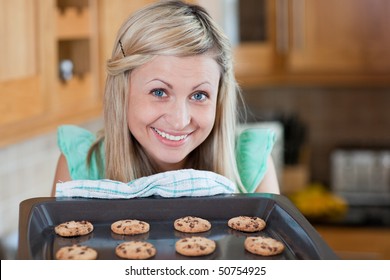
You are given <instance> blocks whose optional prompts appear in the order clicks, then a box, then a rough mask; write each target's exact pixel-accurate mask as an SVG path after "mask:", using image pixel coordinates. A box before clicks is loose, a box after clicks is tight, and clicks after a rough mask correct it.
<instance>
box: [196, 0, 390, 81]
mask: <svg viewBox="0 0 390 280" xmlns="http://www.w3.org/2000/svg"><path fill="white" fill-rule="evenodd" d="M221 1H222V3H227V1H224V0H220V1H219V2H221ZM201 2H202V3H204V2H206V3H208V2H207V1H201ZM259 3H260V1H254V2H253V5H254V6H253V9H259V7H258V5H260V4H259ZM261 3H263V4H262V6H261V7H260V8H261V9H265V10H266V20H265V21H264V22H263V24H265V29H266V37H265V39H264V40H262V41H252V42H239V43H238V44H237V45H236V46H235V61H236V65H235V70H236V76H237V80H238V81H239V83H240V84H241V86H242V87H244V88H246V87H257V86H264V85H338V86H339V85H345V86H359V85H370V86H377V85H378V86H383V85H385V86H388V85H390V32H388V26H390V2H389V1H387V0H343V1H339V0H264V1H261ZM210 7H212V6H211V4H210ZM221 7H224V6H223V4H221ZM206 8H208V7H207V6H206ZM221 9H222V8H221Z"/></svg>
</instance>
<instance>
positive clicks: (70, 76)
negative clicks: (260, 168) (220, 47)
mask: <svg viewBox="0 0 390 280" xmlns="http://www.w3.org/2000/svg"><path fill="white" fill-rule="evenodd" d="M151 2H154V1H152V0H149V1H147V0H115V1H111V0H89V1H88V0H33V1H31V0H0V38H1V42H0V112H1V113H0V213H1V214H0V245H1V250H0V252H1V256H0V257H1V259H13V258H15V252H16V248H17V230H18V219H19V216H18V215H19V213H18V210H19V209H18V208H19V203H20V202H21V201H22V200H25V199H28V198H32V197H40V196H49V195H50V191H51V187H52V183H53V175H54V171H55V166H56V161H57V159H58V156H59V151H58V148H57V146H56V127H57V126H58V125H61V124H68V123H71V124H77V125H81V126H83V127H86V128H88V129H90V130H91V131H97V130H98V129H99V128H100V127H101V124H102V119H101V96H102V90H103V86H104V80H105V66H104V65H105V61H106V60H107V58H108V57H109V56H110V53H111V48H112V46H113V44H114V39H115V35H116V31H117V29H118V27H119V25H120V24H121V22H122V21H123V20H124V19H125V17H126V16H128V14H130V13H131V12H133V11H135V10H136V9H138V8H140V7H142V6H144V5H146V4H148V3H151ZM189 2H193V3H199V4H201V5H203V6H205V7H206V8H207V9H208V10H209V11H210V13H211V14H212V16H213V17H214V18H215V19H216V20H217V21H218V22H219V24H220V25H221V26H222V27H223V28H224V30H225V32H226V33H227V34H228V36H229V37H230V39H231V41H232V43H233V45H234V50H235V64H236V75H237V79H238V81H239V83H240V85H241V87H242V91H243V95H244V98H245V100H246V102H247V105H248V121H249V122H250V124H249V125H253V126H271V127H274V128H275V129H276V130H277V132H278V135H279V140H278V143H277V146H276V147H275V152H274V153H273V156H274V157H275V158H274V159H275V161H276V163H277V168H278V176H279V180H280V183H281V190H282V193H283V194H284V195H286V196H288V197H289V198H290V199H291V200H292V201H293V202H294V203H295V204H296V206H297V207H298V208H299V209H300V210H301V211H302V213H303V214H304V215H305V216H306V217H307V218H308V219H309V220H310V221H311V222H312V223H313V225H314V226H315V227H316V229H317V230H318V231H319V233H320V234H321V235H322V236H323V238H324V239H325V240H326V241H327V242H328V244H329V245H330V246H331V247H332V248H333V249H334V250H335V251H336V253H337V254H338V255H339V256H340V257H341V258H343V259H390V212H389V211H390V110H389V108H390V30H389V26H390V1H387V0H343V1H340V0H213V1H208V0H198V1H196V0H193V1H189ZM367 240H369V241H367Z"/></svg>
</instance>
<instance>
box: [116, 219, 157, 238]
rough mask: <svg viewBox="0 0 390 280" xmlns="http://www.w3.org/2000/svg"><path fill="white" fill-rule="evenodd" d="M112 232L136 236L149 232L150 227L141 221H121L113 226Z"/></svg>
mask: <svg viewBox="0 0 390 280" xmlns="http://www.w3.org/2000/svg"><path fill="white" fill-rule="evenodd" d="M111 230H112V231H113V232H115V233H117V234H125V235H135V234H141V233H146V232H148V231H149V230H150V225H149V224H148V223H147V222H144V221H139V220H119V221H116V222H114V223H112V224H111Z"/></svg>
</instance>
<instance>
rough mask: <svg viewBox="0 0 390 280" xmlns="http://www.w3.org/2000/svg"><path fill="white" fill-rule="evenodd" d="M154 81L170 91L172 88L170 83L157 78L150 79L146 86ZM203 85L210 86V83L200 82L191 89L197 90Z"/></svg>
mask: <svg viewBox="0 0 390 280" xmlns="http://www.w3.org/2000/svg"><path fill="white" fill-rule="evenodd" d="M155 81H158V82H161V83H163V84H165V85H166V86H167V87H169V88H170V89H173V86H172V85H171V84H170V83H168V82H165V81H163V80H161V79H158V78H157V79H152V80H150V81H149V82H147V83H146V84H149V83H151V82H155ZM203 84H209V85H211V83H210V82H208V81H204V82H201V83H199V84H198V85H196V86H194V87H193V88H192V90H195V89H197V88H198V87H200V86H201V85H203ZM211 86H212V85H211Z"/></svg>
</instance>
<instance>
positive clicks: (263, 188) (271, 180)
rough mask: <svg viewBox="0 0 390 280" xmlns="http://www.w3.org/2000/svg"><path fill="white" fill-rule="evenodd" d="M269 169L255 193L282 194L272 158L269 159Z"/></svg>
mask: <svg viewBox="0 0 390 280" xmlns="http://www.w3.org/2000/svg"><path fill="white" fill-rule="evenodd" d="M267 165H268V169H267V172H266V173H265V175H264V178H263V180H262V181H261V182H260V184H259V186H258V187H257V189H256V191H255V192H260V193H276V194H280V189H279V183H278V178H277V176H276V171H275V165H274V162H273V160H272V158H271V157H269V158H268V162H267Z"/></svg>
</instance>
